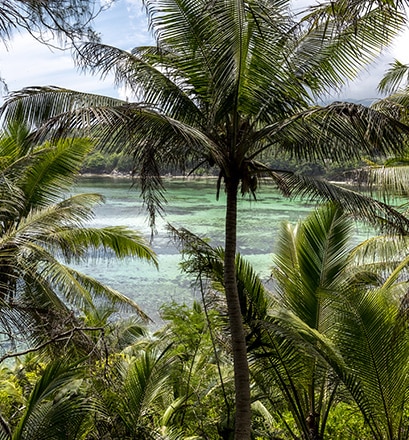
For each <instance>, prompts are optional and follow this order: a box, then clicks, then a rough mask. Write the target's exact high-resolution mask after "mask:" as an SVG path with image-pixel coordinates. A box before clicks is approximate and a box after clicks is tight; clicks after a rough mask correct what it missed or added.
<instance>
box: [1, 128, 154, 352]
mask: <svg viewBox="0 0 409 440" xmlns="http://www.w3.org/2000/svg"><path fill="white" fill-rule="evenodd" d="M31 140H32V139H31V137H30V132H29V131H28V130H27V129H26V128H25V126H23V125H21V124H20V123H13V124H11V125H10V126H9V128H8V130H7V131H6V133H4V134H3V136H2V137H1V138H0V158H1V161H0V162H1V163H0V167H1V177H0V179H1V182H2V185H1V189H0V200H2V203H1V209H0V308H1V311H2V313H1V318H0V323H1V326H2V329H3V330H4V335H9V336H10V337H11V340H10V341H9V342H10V343H12V344H13V343H14V342H15V341H14V342H13V339H14V336H15V335H16V334H18V335H19V337H21V336H25V337H31V338H35V339H37V341H38V342H39V343H41V344H45V345H49V344H50V343H51V342H54V343H57V342H58V341H60V343H61V341H62V340H63V339H65V340H69V338H70V337H73V336H75V334H80V333H81V332H80V328H81V327H83V325H82V324H81V322H80V321H79V320H78V310H81V309H82V310H83V311H86V310H87V309H93V308H95V305H94V303H93V301H94V299H95V298H98V297H99V298H100V300H104V299H105V300H108V301H110V302H112V304H116V305H117V306H120V307H125V308H128V309H129V310H133V311H134V312H135V311H136V312H137V313H138V314H139V315H140V316H141V317H143V318H145V319H147V317H146V315H145V314H144V313H143V311H142V310H140V308H139V307H138V306H137V304H135V303H134V302H133V301H132V300H130V299H128V298H126V297H125V296H124V295H122V294H121V293H119V292H117V291H116V290H114V289H111V288H109V287H108V286H105V285H103V284H101V283H100V282H98V281H97V280H95V279H93V278H92V277H90V276H86V275H84V274H82V273H80V272H78V271H76V270H74V269H73V268H70V267H69V266H67V265H66V264H64V261H66V262H70V261H72V260H80V259H85V258H88V257H90V256H91V255H92V253H94V254H97V253H98V252H113V254H114V255H115V256H116V257H118V258H124V257H126V256H135V257H139V258H143V259H146V260H148V261H151V262H153V263H154V264H156V257H155V255H154V253H153V251H152V250H151V249H150V247H149V245H148V244H147V242H146V241H145V240H144V238H143V237H142V236H141V235H140V234H138V233H137V232H135V231H133V230H130V229H128V228H124V227H106V228H100V229H97V228H93V227H89V226H86V222H87V221H88V220H90V219H91V218H92V217H93V207H94V206H95V204H96V203H100V202H101V201H102V199H101V196H99V195H97V194H77V195H73V196H70V197H67V196H66V194H67V191H68V189H69V187H70V185H71V184H72V182H73V181H74V179H75V177H76V175H77V172H78V170H79V167H80V166H81V163H82V161H83V160H84V158H85V156H86V155H87V154H88V152H89V151H90V148H91V144H90V142H89V141H88V140H86V139H73V140H69V139H65V140H60V141H59V142H57V143H56V144H51V143H46V144H44V145H41V146H36V145H35V144H33V143H32V142H31ZM76 327H78V329H77V330H76V329H75V328H76ZM15 329H17V330H18V331H17V333H15V332H14V330H15ZM67 331H68V333H67ZM70 331H71V333H70ZM13 335H14V336H13ZM63 335H65V336H64V337H63ZM84 337H85V336H84V335H83V338H84ZM74 339H75V338H74ZM77 339H78V338H77ZM80 339H81V338H80ZM83 342H84V343H87V344H88V343H89V341H88V340H87V338H85V340H84V339H83ZM4 347H6V345H4ZM9 348H12V346H9Z"/></svg>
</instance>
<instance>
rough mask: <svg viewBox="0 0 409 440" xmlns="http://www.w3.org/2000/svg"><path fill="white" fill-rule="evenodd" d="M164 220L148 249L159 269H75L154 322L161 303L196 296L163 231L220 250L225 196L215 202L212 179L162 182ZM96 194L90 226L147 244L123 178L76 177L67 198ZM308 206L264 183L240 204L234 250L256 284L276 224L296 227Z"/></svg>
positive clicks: (127, 265)
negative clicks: (131, 233)
mask: <svg viewBox="0 0 409 440" xmlns="http://www.w3.org/2000/svg"><path fill="white" fill-rule="evenodd" d="M166 188H167V192H166V197H167V200H168V204H167V205H166V206H165V211H164V217H163V218H158V220H157V224H156V233H155V235H154V238H153V242H152V247H153V249H154V250H155V252H156V253H157V255H158V260H159V269H158V270H157V269H156V268H155V267H154V266H153V265H151V264H148V263H146V262H143V261H141V260H137V259H131V258H128V259H125V260H122V261H120V260H117V259H114V258H108V257H106V258H101V259H98V260H89V261H88V262H86V263H84V264H81V265H80V266H79V268H80V269H81V270H82V271H83V272H84V273H87V274H89V275H92V276H93V277H95V278H97V279H98V280H99V281H102V282H104V283H106V284H108V285H109V286H111V287H113V288H115V289H117V290H119V291H120V292H122V293H124V294H125V295H127V296H129V297H131V298H132V299H133V300H135V301H136V302H137V303H138V304H139V305H140V306H141V307H142V309H143V310H144V311H145V312H146V313H147V314H148V315H149V316H150V317H151V318H152V319H153V320H154V321H155V322H156V323H158V322H160V318H159V309H160V306H161V305H162V304H163V303H165V302H170V301H172V300H175V301H177V302H187V303H189V302H191V301H192V299H193V298H194V297H196V295H198V294H197V292H195V289H194V288H192V286H191V283H192V279H190V278H188V276H187V275H185V274H183V273H182V272H181V271H180V268H179V263H180V261H181V256H180V253H179V250H178V248H177V246H176V244H175V243H174V242H173V241H172V239H171V237H170V236H169V233H168V232H167V230H166V224H167V223H170V224H171V225H172V226H175V227H177V228H179V227H183V228H186V229H188V230H190V231H191V232H193V233H194V234H196V235H198V236H200V237H201V238H205V237H207V238H209V239H210V240H211V241H210V243H211V244H212V245H222V244H223V237H224V215H225V197H224V194H223V193H221V195H220V198H219V200H216V181H215V180H214V179H200V180H193V179H168V180H167V181H166ZM82 192H92V193H99V194H102V195H103V196H104V198H105V203H104V204H103V205H101V206H98V207H97V208H96V210H95V214H96V216H95V219H94V220H93V222H92V225H93V226H95V227H103V226H113V225H123V226H129V227H131V228H133V229H136V230H138V231H140V232H141V233H143V234H144V235H145V236H146V238H147V239H148V240H149V239H150V236H151V231H150V228H149V223H148V218H147V213H146V211H145V210H144V208H143V203H142V200H141V198H140V194H139V190H138V189H137V188H135V187H133V188H132V187H131V182H130V180H129V179H127V178H112V177H82V178H81V179H80V181H79V182H78V184H77V185H76V186H75V188H74V190H73V193H82ZM313 208H314V205H313V204H311V203H307V202H305V201H304V202H302V201H294V200H289V199H286V198H283V197H282V196H281V195H280V194H279V193H278V192H277V191H276V190H275V189H274V187H273V186H271V185H268V184H264V185H263V186H262V187H261V189H260V192H259V193H258V195H257V201H254V200H251V199H249V198H248V197H246V198H243V199H240V201H239V212H238V251H239V252H240V253H241V254H242V255H244V256H245V258H246V259H248V261H250V262H251V263H252V264H253V266H254V268H255V270H256V271H257V272H258V273H259V275H260V276H261V278H262V279H264V280H267V279H268V277H269V273H270V267H271V265H272V257H273V251H274V243H275V240H276V237H277V232H278V228H279V225H280V223H281V222H282V221H290V222H292V223H296V222H297V221H298V220H300V219H302V218H304V217H305V216H307V215H308V214H309V213H310V212H311V211H312V210H313Z"/></svg>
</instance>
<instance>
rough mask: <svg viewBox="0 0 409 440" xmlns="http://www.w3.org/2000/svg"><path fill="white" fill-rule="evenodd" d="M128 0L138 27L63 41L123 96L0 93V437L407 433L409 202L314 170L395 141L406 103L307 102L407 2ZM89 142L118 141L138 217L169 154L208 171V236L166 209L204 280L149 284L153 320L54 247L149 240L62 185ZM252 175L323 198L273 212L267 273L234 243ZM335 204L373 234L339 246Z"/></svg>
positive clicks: (118, 160) (377, 151)
mask: <svg viewBox="0 0 409 440" xmlns="http://www.w3.org/2000/svg"><path fill="white" fill-rule="evenodd" d="M29 3H30V2H29ZM34 3H36V2H34ZM46 3H47V2H46ZM74 3H75V2H74ZM50 4H51V5H52V4H53V2H50ZM39 5H42V6H44V4H43V3H42V2H40V3H39ZM144 5H145V7H146V11H147V15H148V18H149V21H150V25H151V27H152V29H153V30H154V32H155V37H156V39H157V45H156V46H154V47H139V48H135V49H134V50H133V51H132V52H127V51H123V50H120V49H117V48H114V47H111V46H106V45H102V44H100V43H98V42H97V41H90V42H88V43H84V45H82V46H81V47H80V49H79V52H78V62H79V64H80V65H81V66H83V67H84V68H85V69H90V70H91V71H93V72H98V73H101V74H102V75H106V74H107V73H110V72H113V73H114V74H115V76H116V79H117V81H118V83H119V82H123V83H124V84H125V85H126V86H128V87H129V88H130V89H131V90H133V91H134V92H135V94H137V95H138V100H137V101H136V102H122V101H120V100H119V99H114V98H109V97H103V96H95V95H89V94H87V93H82V92H76V91H71V90H65V89H60V88H56V87H44V88H36V87H33V88H27V89H24V90H22V91H19V92H15V93H13V94H11V95H10V96H9V98H8V99H7V101H6V103H5V105H4V106H3V107H2V120H3V122H4V123H5V124H6V125H5V129H4V132H3V136H2V142H1V143H0V148H1V154H0V156H1V163H0V165H1V171H2V173H1V179H2V186H1V193H0V199H1V200H2V205H1V209H0V215H1V216H0V225H1V231H0V232H1V235H0V269H1V271H0V307H1V312H2V314H1V320H0V324H1V332H2V333H1V337H2V349H3V355H2V357H1V358H0V360H1V361H2V364H3V365H4V368H3V370H2V374H3V375H4V378H5V379H4V380H3V381H2V382H1V383H2V385H3V386H4V391H2V392H3V396H4V399H3V400H2V401H1V403H0V412H1V417H0V426H1V430H0V438H2V439H3V438H4V439H10V438H11V439H30V440H34V439H41V438H47V439H63V438H64V439H136V438H137V439H144V438H146V439H148V438H157V439H172V438H175V439H182V438H183V439H196V438H197V439H217V438H222V439H235V440H249V439H250V438H254V439H268V438H270V439H280V438H281V439H286V438H292V439H299V438H300V439H306V440H307V439H308V440H321V439H324V438H339V439H343V438H352V437H353V436H356V437H357V438H360V439H367V438H368V439H388V440H392V439H396V440H400V439H405V438H408V437H409V422H408V408H407V393H408V378H409V375H408V371H407V370H408V368H409V362H408V355H409V345H408V340H409V339H408V338H407V336H408V335H407V334H406V332H407V291H408V289H407V273H406V271H407V269H406V267H407V256H406V241H407V239H406V237H407V235H408V231H409V219H408V217H407V216H406V215H405V212H404V211H400V210H398V209H393V208H392V207H390V206H388V205H386V204H385V203H383V202H380V201H378V200H375V199H371V198H369V197H367V196H366V195H362V194H360V193H357V192H353V191H351V190H349V189H345V188H343V187H340V186H337V185H334V184H333V183H331V182H329V181H328V180H325V179H322V178H321V177H322V170H325V171H326V172H328V170H331V169H333V168H335V169H336V168H337V167H340V168H341V169H345V167H347V166H349V164H351V165H356V164H359V163H360V161H361V160H363V159H367V158H371V159H372V158H378V160H383V159H385V158H390V157H391V156H392V155H400V156H399V157H397V158H396V159H399V160H402V155H403V154H404V153H405V145H407V134H408V133H409V127H408V125H407V117H406V108H407V103H406V101H405V99H402V98H399V97H396V96H392V97H391V98H390V99H387V100H385V101H383V102H379V103H377V104H376V105H374V106H372V107H364V106H361V105H357V104H354V103H339V102H336V103H332V104H328V105H321V106H319V105H317V104H316V103H317V102H319V100H320V99H321V100H322V98H323V97H326V96H328V94H329V93H330V92H331V91H332V90H336V89H338V88H339V87H341V86H342V84H344V83H345V81H346V80H347V78H352V77H354V76H355V75H356V73H357V71H358V70H359V69H360V68H362V67H364V66H365V65H367V64H368V63H369V62H370V61H372V60H373V59H374V58H375V57H376V55H377V53H378V52H379V50H381V49H382V48H383V47H384V46H385V45H387V44H389V43H390V42H391V41H392V39H393V37H394V36H396V35H397V34H398V33H399V31H400V30H401V29H402V28H403V26H404V25H405V23H406V17H405V13H404V12H405V11H404V7H405V5H406V3H405V2H401V1H398V2H392V1H389V0H388V1H383V0H378V1H375V2H366V1H350V0H348V1H347V0H338V1H335V2H329V3H325V2H323V3H322V4H319V5H317V6H316V7H311V8H309V9H307V10H306V11H304V14H300V15H299V16H295V15H294V13H293V11H292V9H291V2H289V1H281V0H280V1H263V0H257V1H246V2H243V1H241V0H226V1H223V2H221V1H205V0H203V1H198V0H194V1H193V0H174V1H169V0H164V1H162V0H159V1H149V0H146V1H145V2H144ZM74 7H75V4H74ZM40 12H41V8H40ZM51 13H52V10H51ZM80 16H81V14H80ZM34 17H35V15H34ZM57 23H58V21H57ZM40 24H41V25H44V23H43V22H42V21H40ZM391 81H392V82H393V83H394V82H396V76H395V77H393V75H392V80H391ZM321 102H323V101H321ZM91 144H92V148H98V149H94V150H93V151H94V153H93V154H92V155H90V156H88V158H87V160H88V165H87V166H88V167H93V168H94V169H97V168H98V167H100V166H101V162H104V161H107V162H108V161H109V162H110V163H106V164H104V166H105V167H106V169H109V168H112V169H120V168H121V167H123V168H124V170H125V169H127V166H128V165H126V163H127V160H125V158H126V157H131V158H132V162H131V163H132V173H133V174H137V175H138V177H139V181H140V184H141V190H142V195H143V197H144V200H145V202H146V205H147V209H148V212H149V215H150V219H151V226H152V227H154V225H155V216H156V215H157V214H158V212H161V208H162V202H163V200H164V186H163V181H162V177H163V175H164V174H166V173H167V172H172V170H175V169H176V170H182V171H185V170H190V171H192V172H197V171H198V170H200V172H206V171H207V172H209V170H210V172H213V171H215V172H216V174H217V177H218V179H217V184H216V192H217V194H219V192H220V190H221V189H222V187H223V188H224V190H225V192H226V195H227V197H226V217H225V245H224V247H223V248H220V249H219V248H218V249H214V248H212V247H211V246H210V245H209V244H208V243H207V242H206V241H204V240H202V239H199V238H198V237H195V236H194V235H192V234H191V233H189V231H187V230H176V229H173V228H172V227H170V233H171V234H173V236H174V238H175V240H178V241H180V243H181V245H182V246H183V252H184V255H185V257H186V260H185V263H184V265H183V270H185V271H187V272H189V273H191V274H193V275H195V276H196V279H197V280H198V283H199V284H200V286H201V288H202V291H203V302H202V304H194V305H193V306H192V307H191V308H189V307H186V306H184V305H176V304H174V305H168V306H164V308H163V311H162V312H163V317H164V319H165V320H167V322H168V324H167V325H166V326H165V327H164V328H163V329H161V330H159V331H158V332H156V333H155V334H150V333H148V332H147V331H146V330H145V329H144V328H143V326H142V325H141V320H143V319H145V320H147V319H148V317H146V316H144V314H143V311H141V310H139V309H138V306H137V305H136V304H134V303H133V302H132V301H131V300H130V299H128V298H125V297H124V296H122V295H121V294H120V293H119V292H116V291H114V290H112V289H110V288H109V287H107V286H103V285H101V284H100V283H99V282H98V281H97V280H94V279H92V278H90V277H87V276H85V275H83V274H80V273H78V272H76V271H74V270H73V269H72V268H70V267H69V265H68V264H69V262H70V261H72V260H75V259H78V258H87V257H89V256H90V255H91V254H90V253H89V252H96V253H98V252H100V251H109V252H114V254H115V255H116V256H118V257H123V256H127V255H133V256H137V257H139V258H146V259H148V260H150V261H152V262H153V263H155V261H156V260H155V256H154V254H153V252H152V251H151V250H150V249H149V246H148V245H147V243H146V242H145V241H144V239H143V238H142V237H140V235H139V234H138V233H136V232H135V231H130V230H128V229H126V228H113V227H112V228H111V227H108V228H104V229H101V230H96V229H94V228H90V227H89V226H88V224H87V221H88V220H89V219H90V218H91V217H92V207H93V206H94V204H95V203H96V202H98V201H99V200H100V197H99V196H98V195H94V194H88V195H79V196H74V197H67V198H66V196H65V194H66V192H65V191H66V190H67V189H68V188H69V185H70V184H71V183H72V181H73V179H74V178H75V176H76V175H77V173H78V171H79V170H80V167H81V166H83V164H84V160H85V157H86V156H87V154H88V153H89V152H90V151H91ZM106 154H107V155H106ZM104 155H105V156H104ZM379 158H380V159H379ZM93 161H94V162H93ZM294 162H295V163H296V166H295V169H291V168H292V167H293V165H294ZM318 164H322V165H321V166H323V169H320V168H319V166H320V165H318ZM337 164H338V165H337ZM288 168H290V169H288ZM83 169H84V168H83ZM202 170H203V171H202ZM295 171H296V172H295ZM263 177H268V178H270V179H271V180H272V181H273V182H274V183H275V184H276V186H277V187H278V188H279V189H280V190H281V191H282V193H283V196H291V195H302V196H308V197H313V198H315V199H316V200H317V201H320V202H322V203H323V206H322V207H321V208H319V209H318V210H317V211H315V212H313V213H312V214H311V216H310V217H309V218H308V219H307V220H305V221H304V222H303V223H300V224H299V225H297V227H293V226H291V225H289V224H286V225H283V228H282V231H281V233H280V236H279V238H278V241H277V249H276V261H275V266H274V268H273V272H272V277H273V280H274V289H273V291H271V292H270V291H268V290H267V289H266V287H265V286H263V284H262V283H261V282H260V280H259V279H258V277H257V275H256V273H255V272H254V270H253V268H252V267H251V266H250V265H249V264H248V263H247V262H246V261H245V260H244V259H243V258H241V256H240V255H237V253H236V238H237V237H236V235H237V234H236V229H237V198H238V195H239V194H240V193H241V194H251V195H254V196H255V195H256V193H257V190H258V181H259V179H260V178H263ZM316 177H319V178H316ZM327 177H331V175H330V174H327ZM351 214H352V215H353V216H355V217H358V218H360V219H362V220H366V221H369V222H371V223H372V224H374V225H375V226H380V227H381V230H382V232H383V233H384V235H382V236H381V237H376V238H373V239H372V240H369V241H368V242H367V243H363V244H361V245H360V246H358V247H357V248H352V247H351V245H350V244H349V242H348V240H349V237H350V234H351V227H352V223H351V219H350V216H351ZM63 260H65V261H66V262H67V264H65V263H62V261H63ZM118 312H121V315H120V318H118V316H117V313H118ZM123 312H127V313H128V315H125V314H124V313H123ZM126 317H127V318H129V319H126ZM3 342H4V343H3ZM10 360H16V362H15V366H13V364H12V363H10ZM6 361H8V362H7V364H6ZM341 425H342V426H341Z"/></svg>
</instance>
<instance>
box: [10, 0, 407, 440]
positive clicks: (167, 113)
mask: <svg viewBox="0 0 409 440" xmlns="http://www.w3.org/2000/svg"><path fill="white" fill-rule="evenodd" d="M404 3H405V2H397V3H396V4H395V3H393V2H387V3H385V2H383V1H379V2H371V3H370V5H369V6H368V3H367V2H349V1H348V2H346V1H344V0H342V1H341V0H338V1H337V2H335V3H334V2H328V3H323V4H322V5H321V6H318V7H316V8H311V9H309V10H307V11H306V13H305V14H301V15H300V16H298V17H295V16H294V13H293V11H292V10H291V2H290V1H269V2H264V1H260V0H257V1H250V2H243V1H241V0H229V1H227V2H221V1H206V0H203V1H196V0H195V1H192V0H174V1H168V0H166V1H163V2H162V1H159V2H158V1H148V0H147V1H145V2H144V4H145V6H146V10H147V14H148V17H149V20H150V25H151V28H152V29H153V31H154V33H155V37H156V39H157V45H156V46H154V47H139V48H135V49H133V51H132V52H131V53H129V52H126V51H123V50H120V49H117V48H114V47H110V46H106V45H100V44H93V43H90V44H86V45H85V46H83V47H82V49H81V51H80V54H79V57H78V61H79V64H80V65H82V66H83V67H84V68H86V69H90V70H91V71H93V72H96V73H100V74H101V75H102V76H105V75H106V74H108V73H109V72H113V73H114V74H115V76H116V80H117V82H118V84H124V85H125V86H126V87H127V88H128V89H129V93H132V94H134V95H136V96H137V99H138V101H137V102H129V100H126V101H121V100H118V99H113V98H109V97H101V96H95V95H90V94H86V93H81V92H75V91H71V90H65V89H60V88H56V87H51V88H35V87H33V88H27V89H24V90H22V91H20V92H17V93H15V94H13V95H11V96H10V98H9V99H8V101H7V103H6V105H5V106H4V107H3V113H2V114H3V117H5V118H6V119H7V118H9V117H12V116H13V115H14V114H15V113H16V112H20V111H21V109H22V111H23V114H24V116H25V117H27V118H28V119H29V120H30V122H31V123H32V124H33V125H35V126H37V127H38V128H39V130H38V132H37V135H38V139H45V138H47V137H50V136H52V135H62V134H65V135H66V133H67V131H68V132H72V130H74V131H75V130H78V129H84V128H86V129H87V130H89V133H92V132H93V134H94V135H95V136H96V137H97V138H98V140H100V143H101V145H103V146H104V147H105V148H108V149H109V148H112V149H115V150H117V149H118V148H119V149H120V150H123V151H127V152H129V153H130V154H132V155H133V157H134V159H135V164H136V169H135V171H136V173H137V174H138V176H139V179H140V184H141V189H142V195H143V197H144V198H145V201H146V205H147V209H148V211H149V213H150V216H151V221H152V224H153V223H154V220H155V215H156V214H157V212H158V206H159V208H160V206H161V202H163V201H164V194H163V190H164V186H163V181H162V179H161V166H163V165H166V166H169V165H173V166H175V167H176V168H177V169H185V168H186V167H187V166H189V165H191V164H193V167H194V166H201V165H203V164H207V165H208V166H211V167H216V169H217V170H218V172H219V179H218V184H217V193H219V191H220V190H221V186H222V185H224V189H225V192H226V196H227V200H226V222H225V254H224V286H225V293H226V298H227V304H228V315H229V323H230V331H231V336H232V347H233V356H234V365H235V386H236V427H235V429H236V438H237V439H238V438H240V439H248V438H249V436H250V416H251V414H250V387H249V369H248V362H247V353H246V341H245V333H244V328H243V323H242V317H241V310H240V303H239V298H238V291H237V285H236V279H235V253H236V226H237V225H236V223H237V222H236V219H237V197H238V194H239V193H240V192H241V193H242V194H248V193H250V194H255V192H256V191H257V187H258V182H259V178H260V177H261V176H269V177H270V178H271V179H272V181H273V182H274V183H275V184H276V186H278V187H279V188H280V189H281V190H282V191H283V193H284V194H286V195H291V194H303V195H310V196H311V195H314V196H316V197H317V198H319V199H321V200H328V199H337V200H338V201H340V202H341V203H342V204H343V205H344V206H345V208H346V209H352V208H355V210H356V208H357V206H358V207H359V208H360V210H359V212H360V214H362V215H366V216H367V217H368V218H371V219H372V220H374V219H377V218H379V217H380V216H381V217H383V219H384V224H388V223H394V225H395V226H397V227H398V228H400V230H401V231H404V230H407V228H408V221H407V220H406V219H405V218H403V217H400V216H399V215H398V214H397V213H396V212H395V211H393V210H392V209H390V208H388V207H386V206H385V205H383V204H382V203H379V202H376V201H375V202H374V201H369V200H368V199H366V198H365V197H360V196H358V195H357V194H354V193H352V192H351V191H347V190H344V189H340V188H335V187H333V186H332V185H330V184H328V183H327V182H323V181H318V182H317V181H314V180H311V179H307V178H304V177H302V176H297V175H294V174H292V173H286V172H283V171H280V170H271V169H269V168H268V167H266V166H265V165H264V164H263V163H262V162H261V161H260V158H262V157H263V155H264V153H265V152H267V151H269V150H273V151H274V152H275V153H276V154H280V152H282V151H286V152H287V153H290V154H292V155H293V156H295V157H297V158H299V159H307V160H309V161H316V160H328V159H330V160H340V161H342V160H346V159H357V158H360V156H361V154H362V153H365V154H368V155H373V154H374V153H375V152H376V153H378V154H387V153H389V152H391V151H392V150H394V149H395V148H396V146H397V145H399V147H400V146H401V139H402V138H401V135H402V133H403V132H406V129H407V128H406V126H405V125H404V124H401V123H399V122H396V120H394V119H393V118H391V117H389V116H387V115H384V114H383V113H381V112H377V111H375V110H372V109H369V108H366V107H363V106H359V105H354V104H351V103H334V104H331V105H328V106H324V107H320V106H317V105H316V102H317V100H318V99H319V98H322V97H323V96H325V95H326V94H327V93H328V92H330V91H331V90H333V89H334V88H335V89H338V88H339V87H340V86H341V85H342V84H343V83H345V81H346V80H347V78H352V77H354V75H356V73H357V71H358V70H359V68H361V67H362V65H363V64H366V63H368V62H369V61H371V60H373V59H374V57H375V56H376V54H377V53H378V51H379V50H380V49H381V48H382V47H383V46H384V45H385V44H388V43H389V42H390V40H391V38H392V37H393V36H394V35H396V33H397V32H398V31H399V30H400V29H401V28H402V26H403V24H404V22H405V18H404V17H405V15H404V11H403V9H402V8H403V5H404ZM45 120H46V121H47V122H46V123H45V124H44V121H45ZM358 146H359V148H358ZM399 147H398V148H399Z"/></svg>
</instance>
